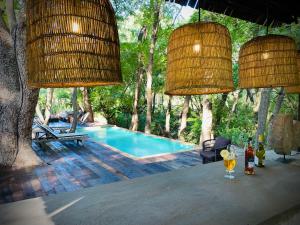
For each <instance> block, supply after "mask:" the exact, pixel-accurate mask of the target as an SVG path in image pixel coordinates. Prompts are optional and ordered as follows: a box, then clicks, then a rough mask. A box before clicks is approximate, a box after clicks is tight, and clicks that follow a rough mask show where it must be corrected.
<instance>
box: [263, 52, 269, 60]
mask: <svg viewBox="0 0 300 225" xmlns="http://www.w3.org/2000/svg"><path fill="white" fill-rule="evenodd" d="M269 57H270V55H269V53H267V52H264V53H263V54H262V58H263V59H268V58H269Z"/></svg>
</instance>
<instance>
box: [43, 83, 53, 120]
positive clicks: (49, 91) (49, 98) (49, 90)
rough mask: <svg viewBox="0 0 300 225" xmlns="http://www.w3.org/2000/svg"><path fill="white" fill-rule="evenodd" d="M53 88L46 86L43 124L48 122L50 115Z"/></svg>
mask: <svg viewBox="0 0 300 225" xmlns="http://www.w3.org/2000/svg"><path fill="white" fill-rule="evenodd" d="M53 92H54V89H53V88H47V97H46V99H47V100H46V107H45V117H44V118H45V119H44V122H43V123H44V124H45V125H46V124H48V123H49V119H50V116H51V108H52V102H53Z"/></svg>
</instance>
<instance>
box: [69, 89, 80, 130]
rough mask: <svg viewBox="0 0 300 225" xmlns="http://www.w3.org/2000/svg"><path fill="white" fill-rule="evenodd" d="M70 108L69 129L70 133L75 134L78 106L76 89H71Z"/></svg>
mask: <svg viewBox="0 0 300 225" xmlns="http://www.w3.org/2000/svg"><path fill="white" fill-rule="evenodd" d="M72 106H73V120H72V125H71V129H70V131H69V132H70V133H75V131H76V128H77V122H78V104H77V88H73V94H72Z"/></svg>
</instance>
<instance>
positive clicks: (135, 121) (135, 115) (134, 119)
mask: <svg viewBox="0 0 300 225" xmlns="http://www.w3.org/2000/svg"><path fill="white" fill-rule="evenodd" d="M146 36H147V27H146V26H143V27H142V28H141V30H140V32H139V34H138V42H139V46H141V43H142V42H143V41H144V40H145V38H146ZM143 75H144V63H143V53H142V51H140V52H139V53H138V68H137V71H136V74H135V81H136V82H135V90H134V99H133V109H132V116H131V124H130V128H129V129H130V130H133V131H137V129H138V126H139V112H138V111H139V100H140V94H141V85H142V80H143Z"/></svg>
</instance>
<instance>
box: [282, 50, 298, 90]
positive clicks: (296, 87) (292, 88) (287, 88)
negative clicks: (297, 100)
mask: <svg viewBox="0 0 300 225" xmlns="http://www.w3.org/2000/svg"><path fill="white" fill-rule="evenodd" d="M297 67H298V78H299V85H296V86H291V87H286V88H285V91H286V92H287V93H300V51H298V52H297Z"/></svg>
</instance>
